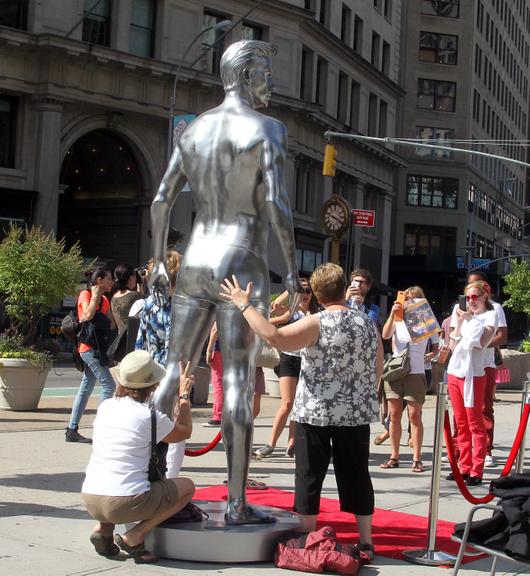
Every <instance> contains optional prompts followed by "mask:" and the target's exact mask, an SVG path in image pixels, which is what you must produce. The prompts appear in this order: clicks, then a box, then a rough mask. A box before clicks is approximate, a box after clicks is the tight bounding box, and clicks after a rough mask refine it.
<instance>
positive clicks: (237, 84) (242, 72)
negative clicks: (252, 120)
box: [221, 40, 276, 108]
mask: <svg viewBox="0 0 530 576" xmlns="http://www.w3.org/2000/svg"><path fill="white" fill-rule="evenodd" d="M275 54H276V47H275V46H273V45H272V44H269V43H268V42H261V41H260V40H241V41H240V42H234V44H230V46H229V47H228V48H227V49H226V50H225V52H224V54H223V57H222V58H221V80H222V81H223V86H224V89H225V92H229V91H231V90H235V91H238V92H245V93H246V95H247V96H248V97H249V98H250V100H251V104H252V105H253V107H254V108H260V107H262V106H265V107H266V106H267V105H268V103H269V98H270V95H271V92H272V71H271V60H272V57H273V56H274V55H275Z"/></svg>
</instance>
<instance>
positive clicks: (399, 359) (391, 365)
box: [382, 345, 410, 382]
mask: <svg viewBox="0 0 530 576" xmlns="http://www.w3.org/2000/svg"><path fill="white" fill-rule="evenodd" d="M409 372H410V351H409V346H408V345H407V347H406V348H405V349H404V350H402V351H401V352H400V353H399V354H398V355H397V356H391V357H389V358H387V359H386V360H385V363H384V365H383V376H382V378H383V380H386V381H387V382H395V381H396V380H401V379H402V378H405V376H406V375H407V374H408V373H409Z"/></svg>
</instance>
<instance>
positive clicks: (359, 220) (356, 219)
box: [351, 208, 375, 228]
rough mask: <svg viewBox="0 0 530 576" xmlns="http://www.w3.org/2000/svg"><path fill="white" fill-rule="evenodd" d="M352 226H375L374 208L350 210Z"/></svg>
mask: <svg viewBox="0 0 530 576" xmlns="http://www.w3.org/2000/svg"><path fill="white" fill-rule="evenodd" d="M351 215H352V219H353V225H354V226H367V227H368V228H373V227H374V226H375V210H361V209H359V208H354V209H353V210H352V211H351Z"/></svg>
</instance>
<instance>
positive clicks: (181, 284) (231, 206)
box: [149, 40, 302, 524]
mask: <svg viewBox="0 0 530 576" xmlns="http://www.w3.org/2000/svg"><path fill="white" fill-rule="evenodd" d="M275 53H276V49H275V48H274V47H273V46H272V45H271V44H268V43H266V42H259V41H252V40H247V41H241V42H236V43H235V44H232V45H231V46H229V47H228V49H227V50H226V51H225V53H224V54H223V57H222V59H221V78H222V80H223V85H224V88H225V92H226V96H225V99H224V101H223V103H222V104H221V105H220V106H218V107H217V108H214V109H212V110H209V111H207V112H205V113H204V114H201V115H200V116H199V117H198V118H197V119H195V120H194V121H193V122H192V123H191V124H190V125H189V127H188V128H187V129H186V130H185V132H184V133H183V134H182V136H181V138H180V140H179V142H178V144H177V146H176V148H175V150H174V151H173V154H172V156H171V160H170V163H169V166H168V168H167V170H166V173H165V175H164V177H163V179H162V182H161V184H160V187H159V189H158V193H157V195H156V197H155V199H154V201H153V204H152V207H151V229H152V231H153V232H152V233H153V248H154V267H153V273H152V275H151V278H150V283H149V284H150V288H151V291H152V294H153V296H154V297H155V299H157V301H159V302H162V301H164V300H165V299H166V298H167V297H168V289H169V278H168V275H167V271H166V268H165V251H166V240H167V230H168V222H169V215H170V212H171V208H172V206H173V204H174V202H175V200H176V198H177V196H178V194H179V193H180V191H181V190H182V188H183V186H184V183H185V182H186V181H187V182H188V183H189V186H190V189H191V192H192V194H193V199H194V202H195V205H196V206H197V217H196V219H195V222H194V227H193V230H192V232H191V236H190V241H189V244H188V247H187V249H186V252H185V254H184V257H183V260H182V262H181V267H180V272H179V276H178V279H177V287H176V290H175V294H174V296H173V301H172V325H171V335H170V345H169V346H170V349H169V354H168V366H167V376H166V378H165V379H164V380H163V381H162V382H161V384H160V386H159V387H158V389H157V391H156V394H155V398H154V400H155V404H156V406H157V408H158V409H160V410H162V411H163V412H165V413H166V414H168V415H169V414H172V408H173V404H174V402H175V395H176V390H177V387H178V378H179V361H180V360H181V361H183V362H184V363H185V362H187V361H188V360H191V361H192V362H193V364H194V365H196V364H197V361H198V359H199V357H200V353H201V350H202V346H203V344H204V341H205V339H206V337H207V336H208V334H209V332H210V327H211V325H212V323H213V322H214V320H215V319H216V320H217V325H218V328H219V340H220V343H221V351H222V354H223V367H224V373H223V387H224V393H225V402H224V409H223V442H224V446H225V449H226V455H227V464H228V502H227V510H226V521H227V522H228V523H230V524H255V523H263V522H270V521H274V519H273V518H272V517H271V516H269V515H268V514H266V513H263V512H262V511H260V510H256V509H253V508H251V507H250V506H248V505H247V501H246V494H245V486H246V479H247V474H248V464H249V459H250V453H251V452H250V451H251V442H252V429H253V422H252V405H251V404H252V394H253V390H254V375H255V366H256V356H257V353H258V350H259V347H260V340H259V338H258V337H257V336H256V335H255V334H254V333H253V332H252V330H251V329H250V328H249V326H248V324H247V322H246V321H245V319H244V318H243V315H242V314H241V312H240V311H239V310H238V309H236V308H234V306H233V304H231V303H226V302H224V301H222V300H221V298H220V296H219V292H220V284H221V282H222V281H223V280H224V278H226V277H230V276H231V275H232V274H236V275H237V276H238V278H239V280H240V282H241V283H242V285H245V286H246V284H247V282H249V281H252V282H253V285H254V289H253V294H252V302H253V304H254V305H255V306H256V307H257V308H258V309H259V310H260V311H261V312H262V313H263V315H266V314H267V311H268V302H269V272H268V263H267V241H268V233H269V224H270V225H271V226H272V229H273V230H274V232H275V233H276V235H277V237H278V239H279V242H280V246H281V249H282V252H283V255H284V257H285V259H286V262H287V268H288V275H287V277H286V281H285V284H286V288H287V289H288V290H289V292H290V293H291V295H292V296H294V295H295V293H298V292H301V291H302V289H301V287H300V285H299V281H298V275H297V267H296V260H295V243H294V233H293V224H292V216H291V211H290V207H289V200H288V195H287V191H286V189H285V178H284V168H285V153H286V147H287V133H286V129H285V126H284V125H283V124H282V123H281V122H279V121H278V120H275V119H273V118H270V117H269V116H265V115H263V114H260V113H259V112H257V111H256V110H255V109H256V108H259V107H264V106H267V104H268V101H269V98H270V95H271V90H272V78H271V58H272V56H273V55H274V54H275ZM293 300H294V299H293Z"/></svg>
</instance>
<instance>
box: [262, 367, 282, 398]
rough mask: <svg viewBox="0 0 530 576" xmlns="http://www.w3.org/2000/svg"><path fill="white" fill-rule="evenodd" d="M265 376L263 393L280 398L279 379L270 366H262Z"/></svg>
mask: <svg viewBox="0 0 530 576" xmlns="http://www.w3.org/2000/svg"><path fill="white" fill-rule="evenodd" d="M263 374H264V376H265V393H266V394H268V395H269V396H272V397H274V398H280V384H279V381H280V379H279V378H278V376H276V372H274V370H273V369H272V368H263Z"/></svg>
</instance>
